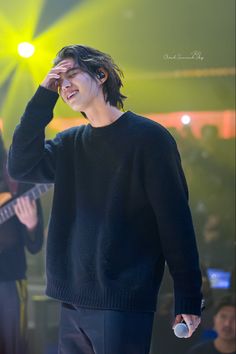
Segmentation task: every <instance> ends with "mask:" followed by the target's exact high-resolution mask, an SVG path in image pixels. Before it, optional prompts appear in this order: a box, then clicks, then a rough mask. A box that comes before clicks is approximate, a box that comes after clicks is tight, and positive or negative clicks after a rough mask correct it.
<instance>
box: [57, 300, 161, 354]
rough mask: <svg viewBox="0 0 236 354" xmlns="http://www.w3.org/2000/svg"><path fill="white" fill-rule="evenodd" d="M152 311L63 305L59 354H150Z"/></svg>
mask: <svg viewBox="0 0 236 354" xmlns="http://www.w3.org/2000/svg"><path fill="white" fill-rule="evenodd" d="M153 318H154V313H153V312H124V311H112V310H95V309H84V308H75V307H73V306H71V305H67V304H62V307H61V323H60V332H59V351H58V353H59V354H148V353H149V348H150V342H151V335H152V326H153Z"/></svg>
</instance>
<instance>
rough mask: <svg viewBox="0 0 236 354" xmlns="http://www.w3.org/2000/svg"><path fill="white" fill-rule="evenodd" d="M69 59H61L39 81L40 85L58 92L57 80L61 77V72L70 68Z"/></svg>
mask: <svg viewBox="0 0 236 354" xmlns="http://www.w3.org/2000/svg"><path fill="white" fill-rule="evenodd" d="M72 66H73V65H72V62H71V60H62V61H61V62H60V63H59V64H57V65H56V66H55V67H53V68H52V69H51V70H50V71H49V72H48V74H47V76H46V77H45V79H44V80H43V82H42V83H41V86H43V87H45V88H47V89H49V90H52V91H55V92H58V85H59V80H60V78H61V74H63V73H65V72H66V71H67V70H68V69H70V68H72Z"/></svg>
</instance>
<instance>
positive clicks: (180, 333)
mask: <svg viewBox="0 0 236 354" xmlns="http://www.w3.org/2000/svg"><path fill="white" fill-rule="evenodd" d="M174 334H175V335H176V337H178V338H185V337H187V336H188V334H189V330H188V326H187V325H186V323H185V322H184V321H183V322H180V323H177V324H176V325H175V327H174Z"/></svg>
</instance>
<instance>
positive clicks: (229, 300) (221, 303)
mask: <svg viewBox="0 0 236 354" xmlns="http://www.w3.org/2000/svg"><path fill="white" fill-rule="evenodd" d="M225 306H230V307H235V308H236V299H235V294H229V295H225V296H224V297H222V298H220V299H219V300H218V301H217V302H216V304H215V306H214V315H217V313H218V312H219V311H220V310H221V309H222V307H225Z"/></svg>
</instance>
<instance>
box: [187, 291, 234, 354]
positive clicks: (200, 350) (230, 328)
mask: <svg viewBox="0 0 236 354" xmlns="http://www.w3.org/2000/svg"><path fill="white" fill-rule="evenodd" d="M235 321H236V303H235V298H234V297H232V296H231V297H230V296H228V297H225V298H222V299H220V301H219V302H218V303H217V304H216V306H215V311H214V317H213V323H214V327H213V328H214V331H215V336H216V338H215V339H214V340H210V341H207V342H205V343H202V344H199V345H197V346H196V347H194V348H193V349H191V350H190V351H189V354H206V353H207V354H226V353H227V354H235V353H236V332H235V330H236V327H235Z"/></svg>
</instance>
